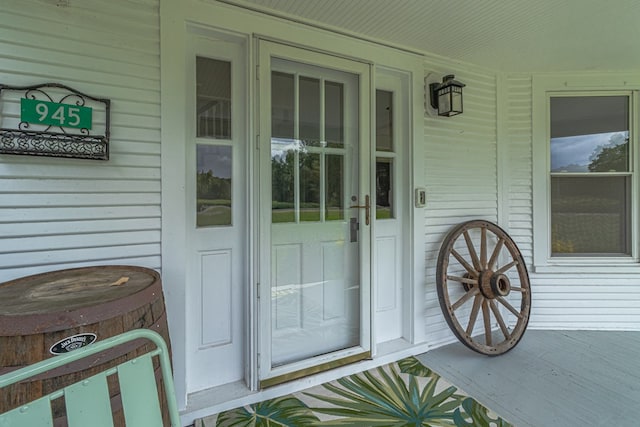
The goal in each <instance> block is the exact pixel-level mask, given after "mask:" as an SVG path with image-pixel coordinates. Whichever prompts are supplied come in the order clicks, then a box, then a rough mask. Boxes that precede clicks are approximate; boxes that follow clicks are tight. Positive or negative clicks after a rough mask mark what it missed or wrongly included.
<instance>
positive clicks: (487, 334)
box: [482, 300, 492, 346]
mask: <svg viewBox="0 0 640 427" xmlns="http://www.w3.org/2000/svg"><path fill="white" fill-rule="evenodd" d="M482 317H483V319H484V343H485V344H486V345H488V346H491V341H492V340H491V314H490V313H489V302H488V301H487V300H484V301H482Z"/></svg>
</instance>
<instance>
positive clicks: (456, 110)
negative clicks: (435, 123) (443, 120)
mask: <svg viewBox="0 0 640 427" xmlns="http://www.w3.org/2000/svg"><path fill="white" fill-rule="evenodd" d="M455 77H456V76H454V75H453V74H449V75H446V76H444V77H443V78H442V83H430V84H429V94H430V97H431V106H432V107H433V108H435V109H436V110H438V115H439V116H446V117H451V116H455V115H457V114H461V113H462V88H463V87H465V86H466V85H465V84H464V83H460V82H459V81H457V80H455Z"/></svg>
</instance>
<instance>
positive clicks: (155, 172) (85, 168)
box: [0, 155, 160, 179]
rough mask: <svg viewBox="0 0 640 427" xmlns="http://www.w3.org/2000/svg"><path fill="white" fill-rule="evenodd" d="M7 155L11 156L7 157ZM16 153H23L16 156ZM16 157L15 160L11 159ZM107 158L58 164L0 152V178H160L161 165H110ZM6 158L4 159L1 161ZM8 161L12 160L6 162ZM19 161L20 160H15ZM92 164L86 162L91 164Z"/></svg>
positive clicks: (65, 160) (67, 161) (61, 161)
mask: <svg viewBox="0 0 640 427" xmlns="http://www.w3.org/2000/svg"><path fill="white" fill-rule="evenodd" d="M9 157H10V159H8V158H9ZM17 157H22V158H20V159H17ZM14 159H16V160H14ZM115 161H116V159H113V160H110V161H109V162H108V163H98V162H97V161H94V160H85V161H84V162H82V163H79V162H80V160H67V159H59V160H58V162H59V165H53V164H51V163H50V162H49V161H48V160H45V159H44V158H42V159H38V160H32V159H31V158H28V159H25V158H24V156H10V155H4V156H2V155H0V179H2V178H15V177H21V178H39V177H42V176H47V177H49V178H69V179H74V178H75V179H81V178H82V177H87V178H88V179H109V178H111V179H160V167H159V165H157V166H156V167H147V168H142V167H136V166H134V165H131V166H113V165H112V162H115ZM3 162H5V163H3ZM9 162H11V163H9ZM18 162H20V163H18ZM92 164H93V166H89V165H92Z"/></svg>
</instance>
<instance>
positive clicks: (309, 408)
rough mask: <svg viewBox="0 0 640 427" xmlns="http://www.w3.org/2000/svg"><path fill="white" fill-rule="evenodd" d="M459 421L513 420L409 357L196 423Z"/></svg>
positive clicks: (498, 423) (469, 424) (200, 426)
mask: <svg viewBox="0 0 640 427" xmlns="http://www.w3.org/2000/svg"><path fill="white" fill-rule="evenodd" d="M214 426H218V427H232V426H243V427H253V426H257V427H262V426H264V427H266V426H291V427H299V426H353V427H356V426H358V427H365V426H366V427H383V426H384V427H387V426H394V427H395V426H397V427H400V426H416V427H417V426H434V427H435V426H458V427H484V426H486V427H489V426H491V427H494V426H495V427H507V426H509V427H511V424H509V423H508V422H507V421H505V420H503V419H502V418H500V417H498V416H497V415H496V414H494V413H492V412H491V411H490V410H488V409H487V408H485V407H484V406H482V405H480V404H479V403H478V402H477V401H476V400H474V399H473V398H471V397H469V396H467V395H465V394H463V393H462V392H461V391H460V390H458V389H457V388H456V387H453V386H452V385H450V384H448V383H447V382H446V381H444V380H443V379H442V378H441V377H440V376H439V375H438V374H436V373H435V372H433V371H431V370H430V369H429V368H427V367H426V366H424V365H422V364H421V363H420V362H419V361H418V359H416V358H414V357H409V358H406V359H403V360H401V361H399V362H397V363H391V364H389V365H385V366H383V367H380V368H376V369H372V370H369V371H365V372H362V373H359V374H355V375H350V376H347V377H344V378H341V379H339V380H336V381H332V382H329V383H326V384H322V385H319V386H316V387H313V388H310V389H307V390H304V391H301V392H298V393H293V394H290V395H287V396H284V397H279V398H276V399H271V400H266V401H263V402H259V403H255V404H253V405H247V406H243V407H240V408H236V409H232V410H229V411H225V412H222V413H220V414H218V415H214V416H212V417H207V418H205V419H202V420H198V421H197V422H196V424H195V427H214Z"/></svg>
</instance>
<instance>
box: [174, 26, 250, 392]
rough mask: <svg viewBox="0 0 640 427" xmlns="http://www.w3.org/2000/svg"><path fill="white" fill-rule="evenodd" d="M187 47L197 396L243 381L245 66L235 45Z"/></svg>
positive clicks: (191, 344)
mask: <svg viewBox="0 0 640 427" xmlns="http://www.w3.org/2000/svg"><path fill="white" fill-rule="evenodd" d="M189 42H190V43H189V45H190V47H191V48H190V49H189V51H188V62H187V63H188V70H189V76H190V77H191V78H190V80H189V86H190V91H189V96H188V103H187V105H188V110H187V117H188V118H189V120H188V121H187V123H188V124H190V126H189V129H188V140H187V143H186V144H185V148H186V150H187V159H188V168H187V171H188V176H187V185H186V198H187V227H188V241H189V253H188V257H187V258H188V259H187V262H188V266H189V269H188V272H187V284H186V292H187V298H188V299H187V306H188V310H187V313H186V316H187V322H188V324H187V331H188V332H187V337H186V339H187V346H188V356H187V357H188V364H187V366H188V370H187V375H188V382H189V384H190V388H191V389H192V390H200V389H203V388H209V387H213V386H216V385H220V384H226V383H230V382H234V381H239V380H242V379H243V378H244V366H245V360H246V357H245V344H244V327H245V325H244V324H243V321H244V318H245V306H246V305H245V303H244V295H245V293H246V291H247V290H246V279H245V278H246V277H247V274H246V269H247V262H246V259H247V252H248V251H247V248H246V247H247V243H246V240H247V222H248V221H247V214H246V213H247V203H246V195H247V187H246V182H247V180H246V172H247V166H246V154H245V153H246V147H245V144H246V126H245V123H246V119H245V116H246V115H245V93H246V91H245V85H246V79H245V76H246V66H245V61H244V57H243V54H242V53H243V51H242V46H241V45H238V44H234V43H230V42H226V41H222V40H216V39H213V38H207V37H203V36H200V35H195V34H193V35H191V37H190V39H189Z"/></svg>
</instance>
